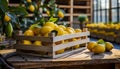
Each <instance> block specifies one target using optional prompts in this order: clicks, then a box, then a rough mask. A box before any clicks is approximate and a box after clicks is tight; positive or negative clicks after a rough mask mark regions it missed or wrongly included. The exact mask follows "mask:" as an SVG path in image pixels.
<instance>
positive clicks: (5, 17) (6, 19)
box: [4, 14, 11, 22]
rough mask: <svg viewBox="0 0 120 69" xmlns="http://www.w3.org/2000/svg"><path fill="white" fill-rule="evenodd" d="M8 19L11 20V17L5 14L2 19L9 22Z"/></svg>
mask: <svg viewBox="0 0 120 69" xmlns="http://www.w3.org/2000/svg"><path fill="white" fill-rule="evenodd" d="M10 20H11V18H10V17H9V16H8V15H7V14H5V16H4V21H5V22H9V21H10Z"/></svg>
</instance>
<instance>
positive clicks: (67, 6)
mask: <svg viewBox="0 0 120 69" xmlns="http://www.w3.org/2000/svg"><path fill="white" fill-rule="evenodd" d="M59 8H71V6H69V5H59Z"/></svg>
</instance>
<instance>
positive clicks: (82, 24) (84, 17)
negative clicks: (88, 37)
mask: <svg viewBox="0 0 120 69" xmlns="http://www.w3.org/2000/svg"><path fill="white" fill-rule="evenodd" d="M78 21H79V22H80V24H79V25H80V29H83V28H84V27H85V24H86V23H87V22H88V17H87V15H79V16H78Z"/></svg>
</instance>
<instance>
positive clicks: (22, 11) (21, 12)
mask: <svg viewBox="0 0 120 69" xmlns="http://www.w3.org/2000/svg"><path fill="white" fill-rule="evenodd" d="M9 10H10V11H11V12H13V13H15V14H16V15H20V16H25V15H28V12H27V11H26V10H25V8H24V7H10V9H9Z"/></svg>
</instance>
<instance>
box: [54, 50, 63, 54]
mask: <svg viewBox="0 0 120 69" xmlns="http://www.w3.org/2000/svg"><path fill="white" fill-rule="evenodd" d="M64 51H65V49H61V50H58V51H56V52H55V53H56V54H61V53H64Z"/></svg>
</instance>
